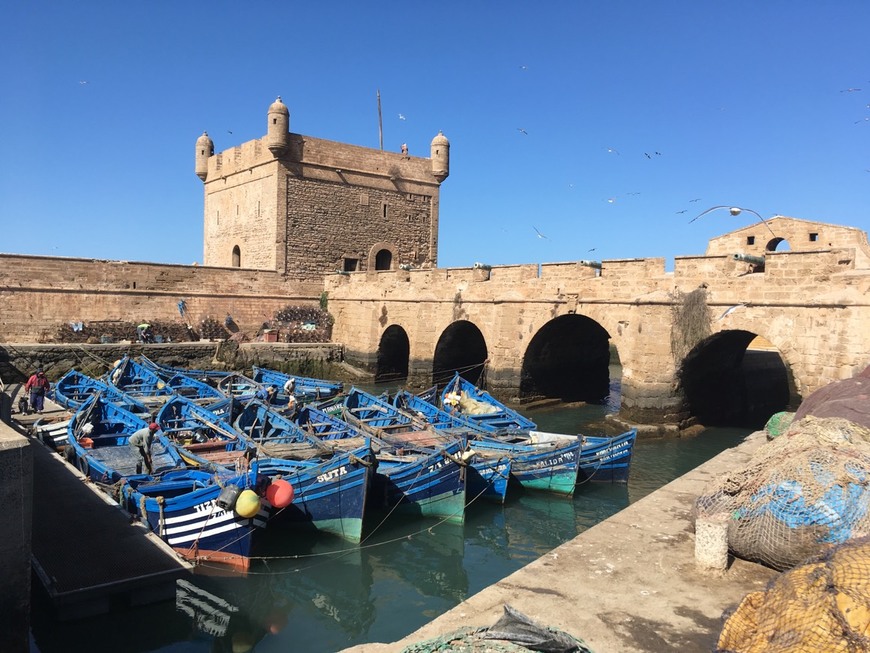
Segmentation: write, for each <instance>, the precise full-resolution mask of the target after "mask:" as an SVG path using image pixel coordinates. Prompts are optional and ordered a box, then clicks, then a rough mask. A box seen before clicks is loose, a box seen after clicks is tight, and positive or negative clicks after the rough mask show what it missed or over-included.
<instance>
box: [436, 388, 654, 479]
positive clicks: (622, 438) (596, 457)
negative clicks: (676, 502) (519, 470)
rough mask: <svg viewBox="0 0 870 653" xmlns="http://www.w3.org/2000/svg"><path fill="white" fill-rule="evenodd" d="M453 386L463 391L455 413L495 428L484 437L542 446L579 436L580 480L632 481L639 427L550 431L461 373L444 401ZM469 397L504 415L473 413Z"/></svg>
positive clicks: (454, 390) (490, 428)
mask: <svg viewBox="0 0 870 653" xmlns="http://www.w3.org/2000/svg"><path fill="white" fill-rule="evenodd" d="M451 390H452V391H453V392H454V394H456V393H457V392H458V394H459V395H460V407H459V410H457V411H453V412H452V413H451V414H454V415H456V416H457V417H460V418H461V419H464V420H466V421H467V422H468V423H471V424H476V425H478V426H479V427H480V428H482V429H484V430H487V431H490V432H491V435H489V436H485V437H483V438H482V439H485V440H492V439H498V440H500V441H502V442H515V443H519V442H522V443H523V444H528V445H534V446H539V445H544V444H548V445H553V444H556V443H560V442H564V441H565V440H566V439H572V438H576V439H577V440H578V441H579V442H580V458H579V460H578V463H577V483H586V482H604V483H627V482H628V476H629V471H630V469H631V458H632V455H633V452H634V443H635V441H636V440H637V429H629V430H628V431H626V432H624V433H621V434H619V435H615V436H593V435H582V434H578V435H575V434H568V433H547V432H543V431H538V430H536V428H537V427H536V425H535V424H534V422H532V421H531V420H529V419H527V418H525V417H523V416H522V415H520V414H519V413H517V412H516V411H514V410H512V409H510V408H507V407H506V406H505V405H504V404H502V403H500V402H498V401H497V400H496V399H494V398H492V396H491V395H490V394H489V393H487V392H484V391H483V390H480V389H479V388H477V387H476V386H474V385H472V384H471V383H469V382H468V381H467V380H465V379H462V377H460V376H459V375H457V376H456V377H454V379H453V381H451V382H450V384H448V386H447V387H446V388H445V389H444V391H443V392H442V394H441V396H442V402H443V401H444V397H445V396H446V395H447V394H448V391H451ZM465 397H468V398H471V399H473V400H474V402H476V403H489V404H492V405H493V406H494V407H495V409H496V412H494V413H491V414H489V415H499V416H501V417H498V418H493V419H489V415H483V417H479V416H478V415H476V414H474V413H473V411H474V404H472V403H470V402H468V403H467V404H466V406H467V407H468V408H469V410H463V409H462V407H461V404H462V401H463V400H464V399H463V398H465ZM454 399H455V397H454ZM451 404H455V401H453V402H451ZM511 414H513V415H511ZM502 417H504V419H505V420H507V421H509V422H510V423H511V425H510V426H508V427H506V426H505V422H504V421H503V420H502ZM523 422H525V423H526V424H531V425H532V426H531V427H530V428H526V427H523V426H521V425H522V424H523Z"/></svg>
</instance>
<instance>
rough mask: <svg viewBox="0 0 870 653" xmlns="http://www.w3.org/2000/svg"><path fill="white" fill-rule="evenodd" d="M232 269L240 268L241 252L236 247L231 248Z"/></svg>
mask: <svg viewBox="0 0 870 653" xmlns="http://www.w3.org/2000/svg"><path fill="white" fill-rule="evenodd" d="M233 267H234V268H240V267H242V250H241V249H239V246H238V245H236V246H235V247H233Z"/></svg>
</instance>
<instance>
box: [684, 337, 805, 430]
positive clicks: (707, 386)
mask: <svg viewBox="0 0 870 653" xmlns="http://www.w3.org/2000/svg"><path fill="white" fill-rule="evenodd" d="M678 377H679V382H680V387H681V389H682V391H683V396H684V399H685V406H686V408H687V410H688V411H689V413H690V414H691V415H692V416H693V417H695V418H697V420H698V421H699V422H700V423H701V424H703V425H704V426H739V427H743V428H754V429H760V428H762V427H763V426H764V424H765V423H766V422H767V420H768V419H769V418H770V416H771V415H773V414H774V413H776V412H779V411H781V410H786V409H787V408H788V407H789V406H790V405H797V403H798V402H799V397H798V396H797V392H796V390H795V387H794V380H793V378H792V374H791V372H790V370H789V369H788V367H787V366H786V364H785V362H784V361H783V359H782V356H780V354H779V351H777V350H776V349H775V348H774V347H773V346H772V345H770V343H768V342H767V341H766V340H764V339H762V338H759V337H758V336H757V335H756V334H754V333H752V332H750V331H742V330H734V331H722V332H720V333H717V334H714V335H712V336H710V337H709V338H707V339H706V340H704V341H703V342H701V343H700V344H699V345H698V346H697V347H695V348H694V349H693V350H692V351H691V352H689V354H688V356H686V358H685V360H684V361H683V364H682V366H681V367H680V370H679V372H678Z"/></svg>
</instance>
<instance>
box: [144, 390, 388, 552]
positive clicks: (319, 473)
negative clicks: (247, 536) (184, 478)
mask: <svg viewBox="0 0 870 653" xmlns="http://www.w3.org/2000/svg"><path fill="white" fill-rule="evenodd" d="M236 412H238V410H237V411H236ZM270 413H271V411H269V410H268V408H266V407H265V406H264V405H263V404H260V403H259V402H253V401H251V402H248V404H247V405H246V406H245V408H244V409H242V410H241V413H240V414H239V415H238V417H237V424H239V427H236V426H235V425H232V424H230V423H229V422H228V421H226V420H225V419H224V418H223V417H219V416H217V415H215V414H213V413H211V412H210V411H209V410H208V409H207V408H205V407H202V406H199V405H197V404H195V403H193V402H191V401H189V400H187V399H184V398H182V397H175V398H173V399H171V400H170V401H168V402H167V403H166V405H165V406H164V407H163V408H162V409H161V410H160V412H159V413H158V415H157V423H158V424H160V425H161V428H162V429H163V430H164V432H165V433H166V435H167V437H169V438H170V439H171V440H172V441H173V442H174V443H175V444H176V446H177V447H178V448H179V451H180V453H181V455H182V457H183V458H184V459H185V460H186V461H187V462H188V463H189V464H191V465H199V466H202V467H209V466H212V465H216V466H220V467H222V468H226V469H229V470H232V471H235V472H237V473H241V472H244V471H245V470H246V469H247V468H248V467H250V466H251V465H253V464H254V463H256V465H257V468H258V470H259V472H260V473H261V474H264V475H266V476H268V477H271V478H273V479H275V478H281V479H283V480H284V481H286V482H288V483H289V484H290V485H292V487H293V493H294V499H293V503H292V504H291V505H290V506H287V507H285V508H284V509H283V510H281V511H279V512H280V515H281V516H280V518H279V521H280V522H286V523H292V524H295V525H301V526H308V527H311V528H314V529H316V530H319V531H324V532H329V533H333V534H336V535H339V536H341V537H345V538H346V539H348V540H350V541H353V542H359V541H360V539H361V533H362V526H363V509H364V506H365V497H366V492H367V491H368V487H369V469H370V468H371V466H372V459H373V458H372V452H371V447H370V446H367V445H365V444H363V445H361V446H358V447H356V448H354V449H352V450H350V451H333V452H330V451H329V450H323V451H321V452H320V454H321V455H320V456H317V457H315V456H313V455H312V454H313V449H314V447H313V446H312V443H298V444H295V445H294V443H292V442H290V441H289V440H290V437H289V436H285V437H283V438H282V437H281V436H280V435H279V434H278V433H274V432H273V430H274V429H275V428H277V427H279V426H281V425H283V424H284V423H285V422H283V421H281V420H279V419H278V418H279V417H280V416H278V415H277V414H270ZM242 416H244V417H242ZM264 417H269V418H270V420H269V421H268V422H267V424H266V431H265V433H266V434H267V435H266V437H261V438H260V439H264V440H268V439H269V437H268V436H272V441H271V442H268V443H266V444H263V443H261V442H259V441H258V440H257V439H255V438H251V437H249V433H253V434H254V435H262V434H263V433H264V432H263V430H262V429H263V424H262V419H263V418H264ZM238 420H241V421H240V422H239V421H238ZM258 420H259V422H260V423H259V424H258V423H257V422H258ZM241 429H244V431H243V430H241ZM282 440H283V441H282ZM306 448H307V451H306ZM275 454H280V455H275Z"/></svg>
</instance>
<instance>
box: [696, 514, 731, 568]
mask: <svg viewBox="0 0 870 653" xmlns="http://www.w3.org/2000/svg"><path fill="white" fill-rule="evenodd" d="M730 517H731V516H730V515H729V514H728V513H716V514H714V515H703V516H699V517H698V519H697V520H696V521H695V564H696V566H697V567H698V569H700V570H701V571H706V572H724V571H726V570H727V569H728V521H729V519H730Z"/></svg>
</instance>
